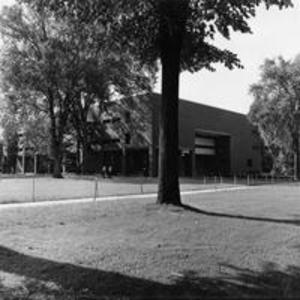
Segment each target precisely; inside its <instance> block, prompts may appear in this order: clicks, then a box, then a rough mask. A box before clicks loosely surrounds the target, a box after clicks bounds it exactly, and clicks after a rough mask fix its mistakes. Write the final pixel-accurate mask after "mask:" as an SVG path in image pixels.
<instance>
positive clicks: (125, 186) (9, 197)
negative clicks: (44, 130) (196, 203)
mask: <svg viewBox="0 0 300 300" xmlns="http://www.w3.org/2000/svg"><path fill="white" fill-rule="evenodd" d="M97 180H98V181H97V189H96V191H97V193H96V194H97V197H102V196H111V195H128V194H141V193H156V191H157V181H156V179H153V178H144V177H140V178H118V177H114V178H112V179H103V178H101V177H98V178H97ZM224 186H233V182H231V183H223V184H220V183H219V182H218V183H217V184H215V183H214V181H213V179H211V180H210V183H208V184H203V181H202V180H194V179H182V180H181V189H182V190H185V191H186V190H195V189H196V190H198V189H211V188H214V187H217V188H218V187H224ZM94 196H95V177H93V176H90V177H71V178H70V177H69V178H68V177H67V178H65V179H54V178H51V177H37V178H33V177H28V178H0V203H13V202H30V201H45V200H59V199H72V198H73V199H74V198H75V199H79V198H86V197H94Z"/></svg>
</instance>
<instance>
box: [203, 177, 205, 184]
mask: <svg viewBox="0 0 300 300" xmlns="http://www.w3.org/2000/svg"><path fill="white" fill-rule="evenodd" d="M203 184H206V177H205V176H204V177H203Z"/></svg>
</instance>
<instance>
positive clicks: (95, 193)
mask: <svg viewBox="0 0 300 300" xmlns="http://www.w3.org/2000/svg"><path fill="white" fill-rule="evenodd" d="M97 195H98V178H97V176H96V177H95V185H94V201H96V199H97Z"/></svg>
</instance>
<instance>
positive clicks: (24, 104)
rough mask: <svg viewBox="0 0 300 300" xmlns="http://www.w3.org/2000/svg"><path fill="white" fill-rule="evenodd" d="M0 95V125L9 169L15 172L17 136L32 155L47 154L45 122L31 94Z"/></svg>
mask: <svg viewBox="0 0 300 300" xmlns="http://www.w3.org/2000/svg"><path fill="white" fill-rule="evenodd" d="M2 92H3V95H2V99H1V118H0V124H1V127H2V129H3V136H4V143H5V146H6V148H7V162H8V165H9V169H13V170H14V171H15V167H16V160H17V156H18V152H19V150H20V149H19V145H20V142H21V140H20V136H22V139H23V141H24V145H23V146H24V147H27V148H30V149H31V152H32V153H33V155H34V154H44V155H46V154H47V153H48V149H49V147H48V145H49V122H47V114H46V113H45V112H44V111H43V109H42V107H40V105H39V104H40V103H39V99H38V97H37V95H35V94H34V93H24V92H23V93H19V92H17V91H15V90H13V89H9V90H6V91H5V90H2ZM37 107H39V109H37Z"/></svg>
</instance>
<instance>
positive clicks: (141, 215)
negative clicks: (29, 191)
mask: <svg viewBox="0 0 300 300" xmlns="http://www.w3.org/2000/svg"><path fill="white" fill-rule="evenodd" d="M299 193H300V187H299V186H297V185H290V186H272V187H258V188H253V189H250V190H243V191H234V192H226V193H210V194H201V195H197V196H195V195H194V196H188V197H184V199H183V200H184V203H185V204H186V207H185V208H177V207H172V206H169V207H167V206H157V205H155V204H154V203H153V199H152V200H147V199H144V200H141V199H140V200H123V201H111V202H108V201H107V202H94V203H86V204H64V205H55V206H45V207H41V206H40V207H31V208H22V209H21V208H10V209H1V207H0V214H1V218H0V241H1V244H0V295H1V296H0V299H67V300H68V299H85V300H86V299H144V298H155V299H161V298H163V299H167V298H168V299H169V298H172V299H176V298H178V299H202V298H203V299H206V298H208V299H210V298H214V299H223V298H226V297H227V298H230V299H232V298H233V297H235V298H237V299H240V298H242V297H246V298H247V297H248V298H254V297H259V298H261V297H265V298H272V299H274V298H278V299H284V298H289V297H292V296H293V297H296V298H297V299H299V298H300V285H299V282H300V253H299V251H300V227H299V225H300V200H299ZM1 297H2V298H1Z"/></svg>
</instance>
